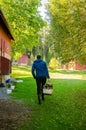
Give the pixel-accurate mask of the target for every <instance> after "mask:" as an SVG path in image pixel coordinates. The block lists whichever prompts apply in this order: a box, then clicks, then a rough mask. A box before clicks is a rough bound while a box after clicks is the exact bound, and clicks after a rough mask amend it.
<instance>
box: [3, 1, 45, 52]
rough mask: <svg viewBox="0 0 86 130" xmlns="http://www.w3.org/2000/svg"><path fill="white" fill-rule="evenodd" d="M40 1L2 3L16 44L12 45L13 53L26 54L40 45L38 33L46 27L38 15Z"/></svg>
mask: <svg viewBox="0 0 86 130" xmlns="http://www.w3.org/2000/svg"><path fill="white" fill-rule="evenodd" d="M39 4H40V1H39V0H37V1H35V0H30V1H28V0H8V1H5V0H3V2H1V6H2V8H3V11H4V13H5V15H6V17H7V20H8V22H9V24H10V26H11V29H12V32H13V35H14V38H15V44H12V53H13V52H15V53H16V52H17V51H18V52H24V49H25V48H28V49H29V50H30V49H31V48H32V46H34V45H37V44H38V37H39V35H38V32H39V30H40V28H41V27H42V26H43V25H44V22H43V20H42V18H41V16H40V15H39V13H38V10H37V9H38V6H39Z"/></svg>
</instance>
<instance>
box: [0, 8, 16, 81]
mask: <svg viewBox="0 0 86 130" xmlns="http://www.w3.org/2000/svg"><path fill="white" fill-rule="evenodd" d="M11 40H14V38H13V36H12V33H11V31H10V28H9V25H8V23H7V20H6V18H5V16H4V14H3V12H2V10H1V8H0V82H2V81H3V76H5V75H9V74H10V72H11V56H10V53H11Z"/></svg>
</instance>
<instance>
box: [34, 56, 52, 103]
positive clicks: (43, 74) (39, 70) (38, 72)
mask: <svg viewBox="0 0 86 130" xmlns="http://www.w3.org/2000/svg"><path fill="white" fill-rule="evenodd" d="M32 75H33V77H34V79H35V80H36V85H37V95H38V103H39V104H41V96H42V100H44V94H43V85H44V84H45V83H46V80H47V79H48V80H50V76H49V72H48V68H47V64H46V62H45V61H43V60H42V59H41V56H40V55H37V59H36V60H35V61H34V62H33V64H32Z"/></svg>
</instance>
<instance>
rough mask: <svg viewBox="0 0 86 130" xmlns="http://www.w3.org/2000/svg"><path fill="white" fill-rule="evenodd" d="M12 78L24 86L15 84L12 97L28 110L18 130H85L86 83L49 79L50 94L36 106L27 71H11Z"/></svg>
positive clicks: (31, 83) (17, 69) (33, 88)
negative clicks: (52, 87)
mask: <svg viewBox="0 0 86 130" xmlns="http://www.w3.org/2000/svg"><path fill="white" fill-rule="evenodd" d="M81 74H83V73H82V72H81ZM79 75H80V73H79ZM12 77H15V78H18V79H22V80H23V82H22V83H15V86H16V88H15V90H14V91H13V93H12V94H11V97H12V98H13V99H18V100H21V101H23V102H24V103H25V104H26V105H27V106H28V107H30V108H31V112H30V120H29V121H27V123H25V125H24V126H22V127H21V128H19V129H20V130H85V129H86V80H83V79H82V80H77V79H52V80H51V83H52V84H53V86H54V90H53V94H52V95H45V101H43V102H42V104H41V105H38V101H37V94H36V83H35V80H34V79H33V78H32V76H31V73H30V68H26V67H13V71H12Z"/></svg>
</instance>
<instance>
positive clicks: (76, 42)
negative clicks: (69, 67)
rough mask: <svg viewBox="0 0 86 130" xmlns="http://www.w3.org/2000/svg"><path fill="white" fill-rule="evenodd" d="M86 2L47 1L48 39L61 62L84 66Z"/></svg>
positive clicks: (78, 0)
mask: <svg viewBox="0 0 86 130" xmlns="http://www.w3.org/2000/svg"><path fill="white" fill-rule="evenodd" d="M85 3H86V0H72V1H71V0H59V1H57V0H49V13H50V18H51V30H50V37H51V40H52V44H54V50H55V52H56V53H57V56H58V57H59V58H60V59H61V61H62V62H69V61H70V60H74V59H77V60H78V61H79V62H81V63H82V64H86V29H85V28H86V15H85V14H86V7H85Z"/></svg>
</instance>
